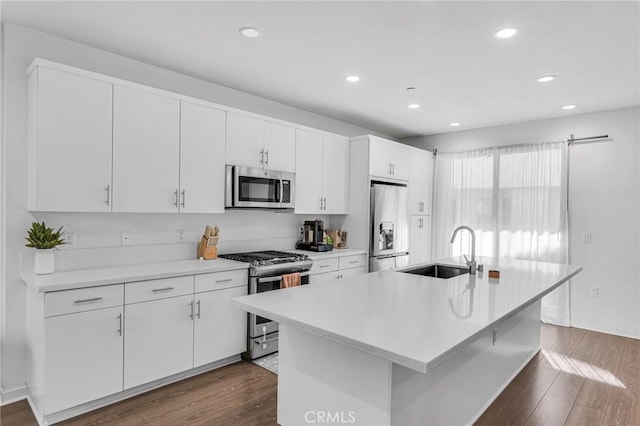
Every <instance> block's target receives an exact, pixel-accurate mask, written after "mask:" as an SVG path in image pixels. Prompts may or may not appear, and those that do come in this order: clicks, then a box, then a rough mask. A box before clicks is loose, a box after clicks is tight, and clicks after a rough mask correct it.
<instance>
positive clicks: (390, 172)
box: [389, 163, 393, 175]
mask: <svg viewBox="0 0 640 426" xmlns="http://www.w3.org/2000/svg"><path fill="white" fill-rule="evenodd" d="M391 166H392V164H391V163H389V174H390V175H392V174H393V172H392V171H391Z"/></svg>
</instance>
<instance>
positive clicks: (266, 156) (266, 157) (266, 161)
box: [264, 150, 269, 166]
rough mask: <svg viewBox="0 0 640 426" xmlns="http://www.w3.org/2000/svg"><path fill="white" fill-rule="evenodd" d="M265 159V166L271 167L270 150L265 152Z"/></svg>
mask: <svg viewBox="0 0 640 426" xmlns="http://www.w3.org/2000/svg"><path fill="white" fill-rule="evenodd" d="M264 158H265V160H264V164H266V165H267V166H268V165H269V150H266V151H265V152H264Z"/></svg>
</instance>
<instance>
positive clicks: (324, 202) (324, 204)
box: [322, 197, 327, 210]
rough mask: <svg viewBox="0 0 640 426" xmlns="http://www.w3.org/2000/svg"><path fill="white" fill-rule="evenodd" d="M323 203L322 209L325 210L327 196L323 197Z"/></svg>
mask: <svg viewBox="0 0 640 426" xmlns="http://www.w3.org/2000/svg"><path fill="white" fill-rule="evenodd" d="M323 200H324V201H323V204H322V210H326V209H327V197H324V198H323Z"/></svg>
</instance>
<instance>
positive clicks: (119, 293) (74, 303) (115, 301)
mask: <svg viewBox="0 0 640 426" xmlns="http://www.w3.org/2000/svg"><path fill="white" fill-rule="evenodd" d="M123 300H124V285H123V284H114V285H105V286H100V287H87V288H78V289H75V290H63V291H53V292H50V293H45V295H44V315H45V316H46V317H53V316H56V315H63V314H71V313H74V312H84V311H91V310H94V309H101V308H111V307H113V306H121V305H122V302H123Z"/></svg>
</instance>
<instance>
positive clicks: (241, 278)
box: [195, 269, 249, 293]
mask: <svg viewBox="0 0 640 426" xmlns="http://www.w3.org/2000/svg"><path fill="white" fill-rule="evenodd" d="M240 286H245V287H248V286H249V272H248V271H247V270H246V269H240V270H237V271H226V272H215V273H212V274H202V275H196V284H195V289H196V290H195V292H196V293H202V292H204V291H211V290H221V289H223V288H231V287H240Z"/></svg>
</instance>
